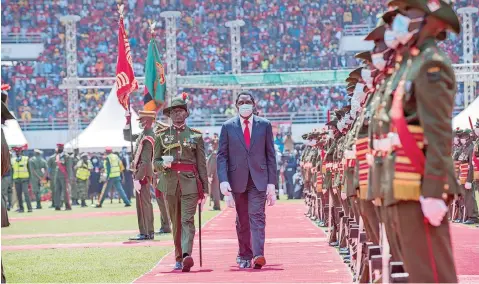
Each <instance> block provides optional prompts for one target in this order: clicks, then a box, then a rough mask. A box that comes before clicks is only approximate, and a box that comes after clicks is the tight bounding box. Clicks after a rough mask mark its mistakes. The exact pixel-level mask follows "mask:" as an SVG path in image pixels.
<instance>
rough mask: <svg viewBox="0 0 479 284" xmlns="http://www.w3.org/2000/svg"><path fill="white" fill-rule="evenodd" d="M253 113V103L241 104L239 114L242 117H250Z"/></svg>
mask: <svg viewBox="0 0 479 284" xmlns="http://www.w3.org/2000/svg"><path fill="white" fill-rule="evenodd" d="M252 113H253V105H250V104H244V105H240V106H239V114H240V115H241V116H242V117H249V116H250V115H251V114H252Z"/></svg>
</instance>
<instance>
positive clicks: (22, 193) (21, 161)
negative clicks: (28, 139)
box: [11, 148, 32, 213]
mask: <svg viewBox="0 0 479 284" xmlns="http://www.w3.org/2000/svg"><path fill="white" fill-rule="evenodd" d="M14 150H15V151H16V153H17V157H16V158H12V161H11V163H12V170H13V172H12V177H13V184H14V185H15V190H16V192H17V200H18V211H19V212H21V213H22V212H24V207H23V197H25V203H26V204H27V208H28V212H32V203H31V202H30V195H29V194H28V185H29V184H30V170H29V161H28V157H27V156H23V155H22V149H21V148H14Z"/></svg>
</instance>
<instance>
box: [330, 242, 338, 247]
mask: <svg viewBox="0 0 479 284" xmlns="http://www.w3.org/2000/svg"><path fill="white" fill-rule="evenodd" d="M329 245H330V246H332V247H337V246H338V245H339V242H330V243H329Z"/></svg>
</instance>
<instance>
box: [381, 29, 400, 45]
mask: <svg viewBox="0 0 479 284" xmlns="http://www.w3.org/2000/svg"><path fill="white" fill-rule="evenodd" d="M384 43H385V44H386V46H387V47H389V48H391V49H396V47H398V45H399V41H398V40H397V38H396V33H395V32H394V31H392V30H386V31H385V32H384Z"/></svg>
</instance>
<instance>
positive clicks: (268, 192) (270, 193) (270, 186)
mask: <svg viewBox="0 0 479 284" xmlns="http://www.w3.org/2000/svg"><path fill="white" fill-rule="evenodd" d="M273 195H274V197H276V191H275V187H274V184H268V186H267V187H266V196H267V197H270V196H273Z"/></svg>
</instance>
